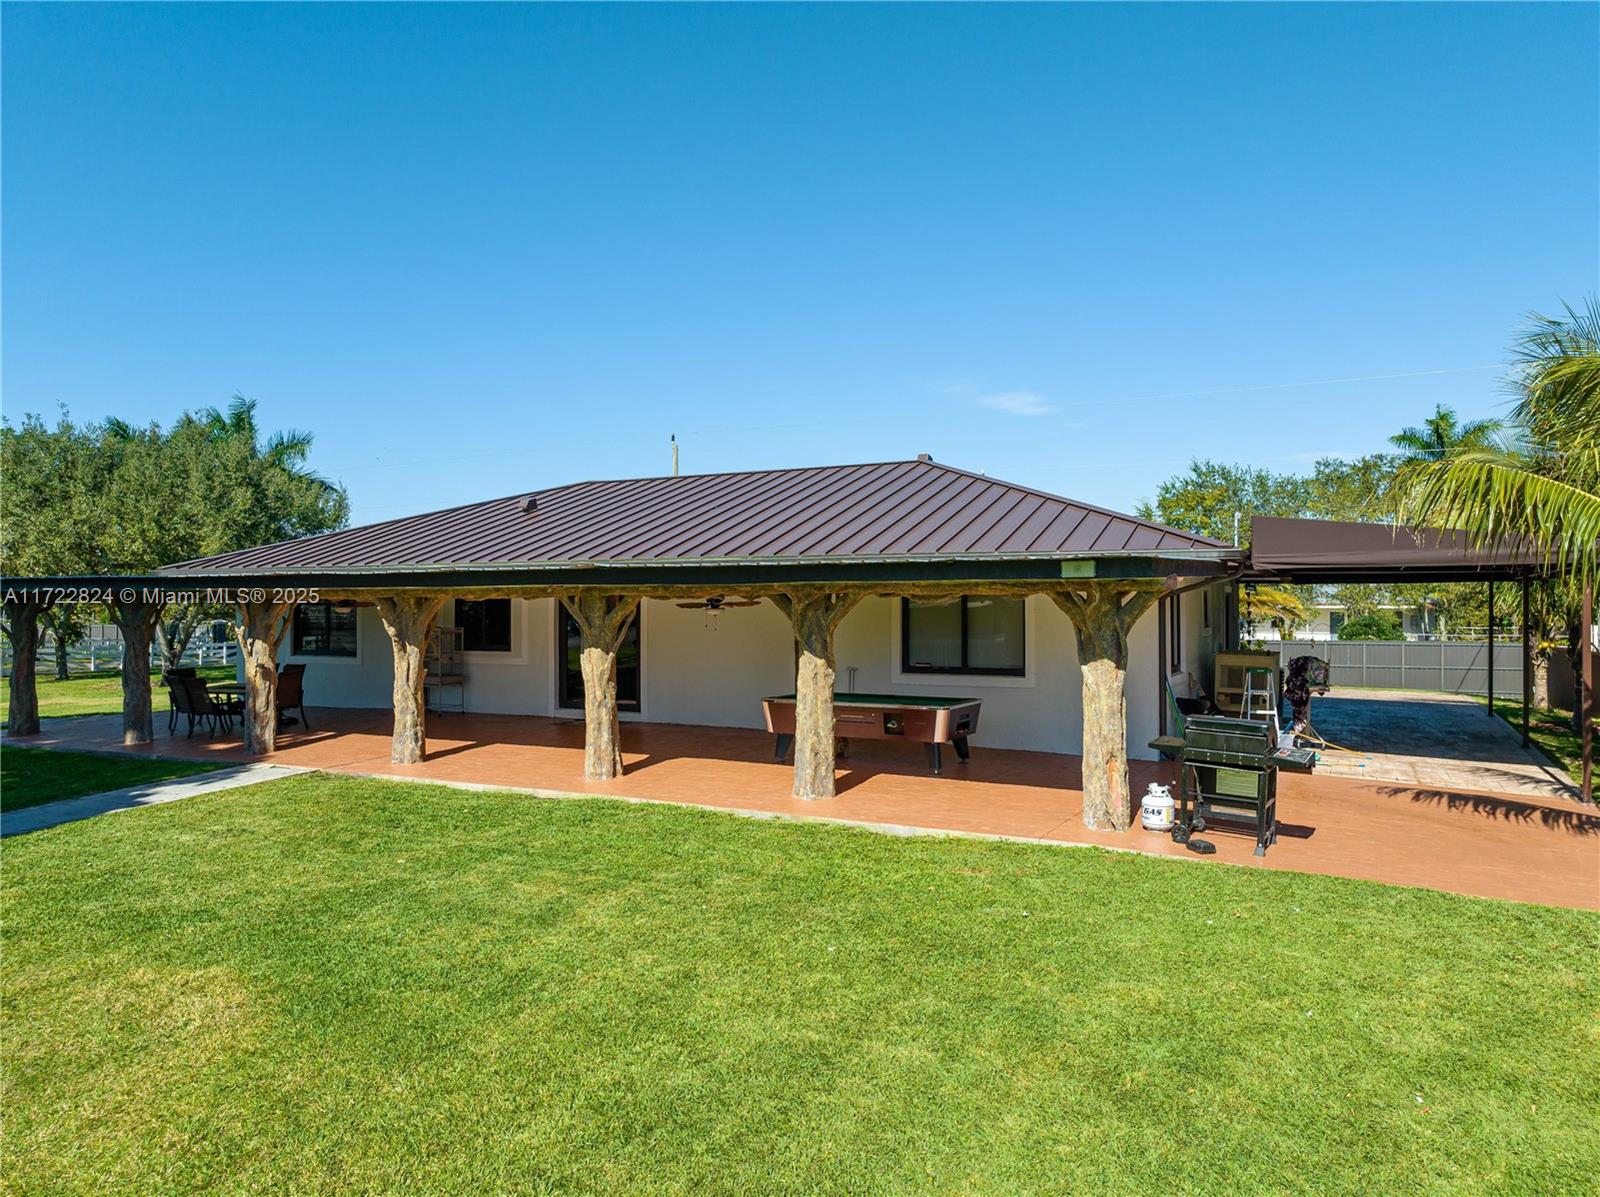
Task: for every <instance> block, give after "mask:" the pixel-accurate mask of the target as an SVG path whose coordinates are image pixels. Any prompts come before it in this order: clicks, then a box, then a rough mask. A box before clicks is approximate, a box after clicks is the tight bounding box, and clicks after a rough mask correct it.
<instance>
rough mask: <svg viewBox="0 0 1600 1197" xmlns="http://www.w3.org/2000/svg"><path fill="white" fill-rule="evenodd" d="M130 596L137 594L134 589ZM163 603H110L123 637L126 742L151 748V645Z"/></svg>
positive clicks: (136, 601) (124, 730) (123, 739)
mask: <svg viewBox="0 0 1600 1197" xmlns="http://www.w3.org/2000/svg"><path fill="white" fill-rule="evenodd" d="M129 593H136V592H135V591H133V590H132V589H131V588H130V589H129ZM165 605H166V604H164V603H162V602H159V601H157V602H146V601H145V599H144V598H143V597H142V596H141V597H138V598H135V599H134V600H133V601H131V602H127V601H123V600H121V599H118V600H116V601H115V602H112V603H110V604H109V605H108V606H109V609H110V611H111V621H112V622H113V623H115V624H116V625H117V630H118V631H119V632H121V633H122V742H123V743H124V744H148V743H150V742H151V741H152V740H154V739H155V738H156V733H155V723H154V721H153V720H152V719H151V717H150V641H151V639H152V638H153V637H154V636H155V632H156V621H157V620H158V619H160V618H161V609H162V608H163V607H164V606H165Z"/></svg>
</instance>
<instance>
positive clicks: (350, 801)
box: [0, 774, 1600, 1197]
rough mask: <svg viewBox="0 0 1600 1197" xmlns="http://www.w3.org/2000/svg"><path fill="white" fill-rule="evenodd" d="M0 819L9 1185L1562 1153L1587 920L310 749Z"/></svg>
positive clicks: (378, 1184)
mask: <svg viewBox="0 0 1600 1197" xmlns="http://www.w3.org/2000/svg"><path fill="white" fill-rule="evenodd" d="M5 855H6V859H5V868H4V870H3V871H0V898H3V902H4V921H5V927H6V945H5V952H4V954H3V958H0V1001H3V1008H4V1011H5V1017H4V1020H3V1022H0V1049H3V1058H4V1060H5V1068H4V1071H3V1090H0V1099H3V1103H4V1104H3V1108H4V1110H5V1112H6V1120H5V1121H6V1126H5V1131H6V1133H5V1136H4V1141H3V1152H4V1158H3V1168H0V1176H3V1182H0V1183H3V1185H4V1186H5V1188H6V1189H7V1190H9V1191H12V1192H18V1193H23V1192H29V1193H33V1192H38V1193H46V1192H48V1193H97V1194H100V1193H127V1194H140V1195H141V1197H142V1195H144V1194H150V1193H164V1194H165V1193H212V1192H275V1193H276V1192H284V1193H287V1192H306V1193H309V1192H316V1193H341V1194H342V1193H350V1194H355V1193H362V1194H372V1193H452V1194H454V1193H616V1194H654V1193H672V1194H719V1193H726V1194H741V1195H742V1194H768V1193H770V1194H788V1193H840V1194H876V1193H929V1192H932V1193H952V1194H989V1193H1004V1194H1010V1193H1031V1192H1038V1193H1118V1194H1124V1193H1127V1194H1132V1193H1184V1194H1208V1193H1215V1194H1226V1195H1228V1197H1237V1195H1238V1194H1246V1193H1278V1192H1285V1191H1295V1192H1312V1191H1314V1192H1317V1193H1319V1194H1334V1193H1350V1194H1363V1195H1365V1194H1372V1193H1383V1194H1407V1193H1458V1192H1459V1193H1474V1192H1482V1193H1490V1192H1492V1193H1527V1194H1554V1193H1570V1192H1581V1191H1592V1186H1593V1183H1594V1177H1595V1176H1596V1175H1597V1174H1600V1124H1597V1123H1596V1120H1595V1117H1594V1112H1595V1110H1596V1109H1597V1108H1600V1068H1596V1066H1595V1065H1596V1058H1597V1052H1600V1023H1597V1020H1596V1017H1595V1010H1596V1009H1597V1007H1600V975H1597V971H1596V969H1595V967H1594V966H1595V959H1596V951H1597V948H1600V917H1597V916H1595V915H1593V914H1588V913H1582V912H1575V911H1567V910H1555V909H1548V908H1541V907H1532V906H1518V905H1513V904H1509V903H1501V902H1492V901H1484V900H1477V899H1468V898H1458V897H1452V896H1448V895H1444V894H1439V893H1432V892H1428V891H1421V890H1402V889H1393V888H1387V887H1383V886H1379V885H1374V884H1370V883H1365V882H1356V881H1344V880H1337V879H1329V878H1324V877H1313V876H1303V875H1296V874H1289V873H1271V872H1266V871H1263V870H1257V869H1248V868H1235V867H1227V866H1220V865H1216V864H1214V863H1212V864H1205V863H1200V862H1186V861H1164V860H1157V859H1152V858H1147V857H1140V856H1136V855H1132V854H1126V853H1112V852H1101V851H1097V850H1092V849H1064V848H1046V847H1037V846H1029V845H1019V844H1003V843H989V842H980V841H970V840H957V839H946V840H940V839H932V838H920V839H918V838H912V839H906V838H894V837H889V836H883V835H876V834H872V833H870V832H865V831H859V830H854V829H849V828H839V827H829V826H824V825H817V824H793V823H783V822H776V821H762V820H750V819H740V818H738V817H735V816H730V815H721V814H714V813H709V812H703V811H694V810H687V809H682V808H671V807H658V806H636V805H631V804H625V803H618V802H608V801H604V800H595V801H568V802H553V801H539V800H536V799H531V798H527V797H522V796H517V795H510V794H504V793H471V792H463V791H458V790H450V789H445V788H441V787H429V786H422V785H411V784H403V783H392V782H382V781H375V780H366V779H358V778H335V777H330V776H326V775H316V774H312V775H305V776H302V777H296V778H290V779H287V780H284V781H280V782H274V783H271V784H267V785H262V786H257V787H252V788H249V789H245V790H236V791H233V792H231V793H227V794H223V795H217V796H204V797H198V798H193V799H188V800H186V801H184V802H180V803H174V804H172V805H169V806H163V807H159V808H152V809H150V810H146V811H140V812H137V813H136V814H132V815H124V816H118V817H116V818H105V819H95V820H91V821H88V822H84V823H78V824H74V825H71V826H67V827H61V828H56V829H54V830H51V831H44V832H39V833H35V834H33V835H28V836H23V837H20V838H18V839H16V840H12V841H8V842H7V844H6V848H5Z"/></svg>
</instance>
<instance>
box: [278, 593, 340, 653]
mask: <svg viewBox="0 0 1600 1197" xmlns="http://www.w3.org/2000/svg"><path fill="white" fill-rule="evenodd" d="M290 651H291V652H293V653H294V655H295V656H297V657H353V656H355V655H356V609H355V608H354V607H347V608H345V609H344V610H342V611H341V610H340V609H339V608H337V607H335V606H334V605H333V604H332V603H301V604H300V605H299V606H297V607H296V608H295V609H294V636H293V640H292V642H291V645H290Z"/></svg>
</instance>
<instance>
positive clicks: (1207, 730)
mask: <svg viewBox="0 0 1600 1197" xmlns="http://www.w3.org/2000/svg"><path fill="white" fill-rule="evenodd" d="M1293 744H1294V741H1293V739H1292V738H1291V739H1290V740H1289V742H1288V744H1285V745H1283V746H1280V745H1279V744H1278V732H1277V728H1276V727H1274V726H1273V724H1272V723H1270V722H1264V721H1262V720H1257V719H1232V718H1228V717H1226V716H1220V715H1217V716H1212V715H1191V716H1189V718H1188V719H1186V720H1185V721H1184V726H1183V747H1182V749H1180V750H1179V752H1178V763H1179V769H1180V770H1181V771H1182V774H1183V788H1182V802H1181V807H1180V810H1179V815H1178V824H1177V826H1176V827H1174V828H1173V830H1172V838H1173V839H1175V840H1178V841H1179V842H1180V843H1182V842H1185V841H1187V840H1188V838H1189V836H1190V835H1191V834H1192V833H1194V832H1196V831H1204V830H1205V829H1206V827H1207V826H1209V825H1213V824H1222V825H1227V824H1235V825H1242V827H1243V828H1244V829H1253V830H1254V831H1255V833H1256V855H1257V856H1265V855H1266V854H1267V848H1268V847H1269V846H1270V845H1272V844H1274V843H1276V842H1277V839H1278V770H1279V769H1292V770H1295V771H1296V772H1303V773H1309V772H1310V771H1311V767H1312V765H1314V764H1315V763H1316V759H1317V758H1316V754H1315V753H1314V752H1312V751H1311V750H1310V749H1309V748H1295V747H1293Z"/></svg>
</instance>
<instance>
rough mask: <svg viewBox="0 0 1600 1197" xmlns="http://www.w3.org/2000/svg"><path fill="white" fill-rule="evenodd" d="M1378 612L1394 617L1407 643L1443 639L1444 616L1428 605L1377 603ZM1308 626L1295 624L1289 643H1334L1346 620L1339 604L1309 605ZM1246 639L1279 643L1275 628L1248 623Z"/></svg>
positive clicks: (1279, 635)
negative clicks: (1408, 641)
mask: <svg viewBox="0 0 1600 1197" xmlns="http://www.w3.org/2000/svg"><path fill="white" fill-rule="evenodd" d="M1377 609H1378V610H1379V611H1384V612H1387V613H1388V614H1390V615H1393V616H1394V617H1395V619H1396V620H1397V621H1399V624H1400V630H1401V631H1403V632H1404V633H1405V634H1406V639H1407V640H1439V639H1442V638H1444V636H1445V622H1444V616H1443V615H1442V614H1441V613H1440V612H1438V611H1437V610H1435V609H1434V608H1433V607H1432V606H1431V605H1421V606H1404V605H1402V604H1398V603H1379V604H1378V605H1377ZM1307 610H1308V611H1310V612H1311V620H1310V622H1308V623H1303V624H1299V625H1297V626H1296V627H1295V628H1294V629H1293V631H1292V632H1291V634H1290V639H1291V640H1337V639H1338V638H1339V629H1340V628H1341V627H1343V626H1344V622H1345V620H1346V619H1347V618H1349V615H1348V612H1347V611H1346V609H1345V607H1344V605H1343V604H1341V603H1310V604H1308V605H1307ZM1244 636H1245V639H1247V640H1280V639H1282V636H1281V634H1280V632H1279V630H1278V628H1276V627H1274V626H1273V625H1271V624H1266V623H1260V624H1251V625H1250V626H1249V627H1247V628H1246V629H1245V633H1244Z"/></svg>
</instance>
